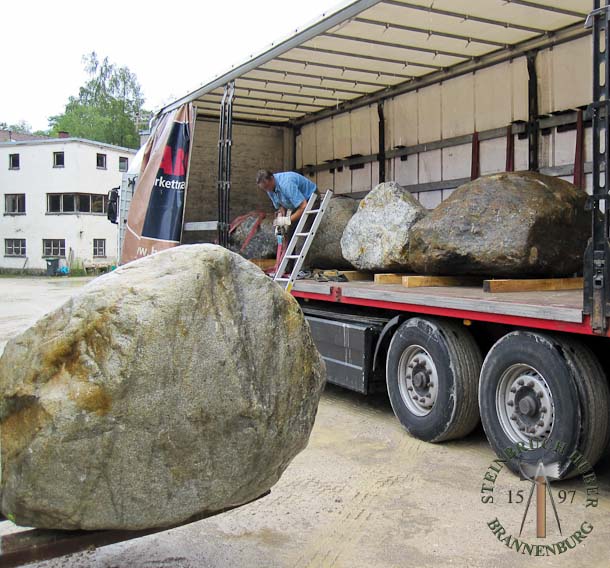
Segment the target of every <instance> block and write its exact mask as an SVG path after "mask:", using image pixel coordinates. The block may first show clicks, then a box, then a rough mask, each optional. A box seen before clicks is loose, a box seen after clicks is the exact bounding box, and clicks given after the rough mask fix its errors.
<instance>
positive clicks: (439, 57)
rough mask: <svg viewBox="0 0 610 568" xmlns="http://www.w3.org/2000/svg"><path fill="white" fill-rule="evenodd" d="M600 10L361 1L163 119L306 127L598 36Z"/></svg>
mask: <svg viewBox="0 0 610 568" xmlns="http://www.w3.org/2000/svg"><path fill="white" fill-rule="evenodd" d="M591 9H592V2H591V0H485V1H477V2H474V1H472V0H357V1H355V2H354V1H352V2H349V3H344V4H342V5H340V6H339V7H337V8H336V9H335V10H333V11H332V12H330V13H328V14H323V15H322V17H321V18H319V19H318V20H316V21H314V22H313V23H311V24H309V25H308V26H306V27H305V28H304V29H302V30H300V31H299V30H297V31H296V33H295V34H294V35H292V36H290V37H288V38H286V39H284V40H282V41H281V42H279V43H276V44H271V45H270V46H269V47H268V48H267V49H265V50H264V51H263V52H262V53H260V54H258V55H256V56H253V57H252V58H251V59H249V60H248V61H246V62H244V63H243V64H241V65H238V66H237V67H234V68H232V69H230V70H229V71H227V72H226V73H224V74H222V75H220V76H219V77H217V78H215V79H214V80H212V81H209V82H208V83H206V84H204V85H203V86H202V87H200V88H199V89H197V90H195V91H193V92H192V93H189V94H188V95H186V96H184V97H182V98H180V99H178V100H177V101H175V102H174V103H172V104H170V105H168V106H166V107H165V108H163V109H161V111H160V114H161V113H164V112H168V111H169V110H172V109H173V108H176V107H177V106H179V105H181V104H183V103H186V102H191V101H192V102H194V104H195V105H196V107H197V109H198V114H200V115H201V114H203V115H207V116H213V117H214V116H218V115H219V103H220V100H221V97H222V94H223V89H224V86H225V85H226V84H227V83H228V82H229V81H232V80H235V101H234V104H233V116H234V118H236V119H239V118H241V119H244V120H255V121H264V122H277V123H285V122H290V123H293V124H297V125H298V124H303V123H305V122H309V121H311V120H315V119H317V118H320V117H323V116H326V115H330V114H336V113H337V112H341V111H345V110H349V109H351V108H356V107H358V106H363V105H366V104H370V103H372V102H375V101H378V100H381V99H383V98H387V97H389V96H392V95H394V94H399V93H401V92H407V91H409V90H413V89H416V88H420V87H422V86H425V85H426V84H431V83H436V82H439V81H442V80H445V79H447V78H450V77H451V76H456V75H459V74H464V73H468V72H471V71H474V70H476V69H478V68H481V67H485V66H489V65H492V64H494V63H498V62H500V61H502V60H506V59H510V58H513V57H517V56H519V55H522V54H525V53H526V52H527V51H529V50H532V49H541V48H544V47H548V46H551V45H555V44H557V43H561V42H565V41H569V40H570V39H575V38H577V37H581V36H584V35H587V34H588V33H590V30H585V29H584V22H585V18H586V15H587V14H588V12H589V11H590V10H591Z"/></svg>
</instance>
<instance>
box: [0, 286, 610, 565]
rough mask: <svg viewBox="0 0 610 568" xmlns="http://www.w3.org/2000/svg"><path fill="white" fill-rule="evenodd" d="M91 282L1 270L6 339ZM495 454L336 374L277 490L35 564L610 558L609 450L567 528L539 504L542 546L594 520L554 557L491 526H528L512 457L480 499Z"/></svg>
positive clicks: (567, 485) (1, 527)
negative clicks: (591, 494) (516, 545)
mask: <svg viewBox="0 0 610 568" xmlns="http://www.w3.org/2000/svg"><path fill="white" fill-rule="evenodd" d="M86 281H87V279H63V280H59V279H22V278H20V279H17V278H10V279H9V278H2V279H0V342H3V341H4V342H5V341H6V339H7V338H8V337H10V336H11V335H13V334H15V333H17V332H18V331H19V330H21V329H23V328H24V327H25V326H27V325H28V324H29V323H31V322H32V321H33V320H35V319H36V318H37V317H40V315H42V314H43V313H45V312H46V311H48V310H49V309H51V308H53V307H54V306H56V305H58V304H59V303H61V302H62V301H64V300H65V299H66V298H67V297H69V295H70V294H71V293H72V292H73V291H74V290H75V288H77V287H78V286H80V285H82V284H83V283H84V282H86ZM2 345H3V343H2ZM0 348H1V347H0ZM494 458H495V456H494V454H493V453H492V452H491V450H490V449H489V447H488V444H487V442H486V440H485V437H484V435H483V432H482V430H480V429H478V430H476V431H475V432H474V433H473V434H471V435H470V436H468V437H467V438H466V439H465V440H461V441H458V442H450V443H445V444H441V445H432V444H427V443H424V442H420V441H418V440H415V439H413V438H411V437H410V436H409V435H408V434H407V433H406V432H405V431H404V430H403V429H402V428H401V427H400V425H399V424H398V422H397V421H396V419H395V418H394V416H393V414H392V411H391V408H390V406H389V403H388V401H387V398H386V397H385V396H383V395H380V396H375V397H363V396H360V395H357V394H355V393H350V392H348V391H345V390H342V389H339V388H335V387H332V386H328V387H327V389H326V392H325V394H324V396H323V398H322V401H321V404H320V409H319V413H318V418H317V420H316V425H315V428H314V431H313V434H312V438H311V441H310V444H309V446H308V448H307V449H306V450H305V451H304V452H302V453H301V454H300V455H299V456H298V457H297V458H296V459H295V460H294V462H293V463H292V464H291V466H290V467H289V468H288V470H287V471H286V473H285V474H284V476H283V477H282V479H281V480H280V481H279V483H278V484H277V485H276V486H275V487H274V488H273V489H272V491H271V494H270V495H268V496H267V497H265V498H263V499H261V500H260V501H257V502H255V503H252V504H250V505H246V506H244V507H241V508H239V509H236V510H234V511H231V512H229V513H225V514H223V515H219V516H216V517H212V518H210V519H207V520H204V521H200V522H197V523H193V524H190V525H186V526H183V527H180V528H178V529H173V530H170V531H164V532H160V533H157V534H154V535H151V536H148V537H144V538H140V539H135V540H131V541H126V542H123V543H120V544H116V545H111V546H107V547H104V548H100V549H97V550H95V551H90V552H86V553H81V554H76V555H73V556H70V557H66V558H62V559H58V560H55V561H48V562H43V563H39V564H36V566H39V567H41V568H42V567H45V568H50V567H58V566H62V567H69V568H74V567H90V566H91V567H100V568H101V567H104V568H110V567H123V566H129V567H134V568H135V567H159V566H163V567H165V566H167V567H223V568H224V567H295V568H297V567H298V568H300V567H312V568H313V567H331V566H332V567H367V566H375V567H377V566H379V567H403V566H417V567H422V568H423V567H428V566H469V567H486V568H487V567H488V566H496V567H499V568H509V567H510V568H515V567H520V566H531V565H533V564H536V565H539V566H545V567H546V566H574V565H583V566H600V567H602V566H603V567H607V566H608V565H609V563H610V560H609V558H610V540H609V538H608V536H609V532H610V529H609V527H610V498H609V495H610V460H608V458H606V459H604V460H603V461H602V463H600V464H598V466H597V467H596V473H597V478H598V481H599V484H600V499H599V504H598V507H596V508H593V507H591V508H585V507H584V501H585V491H584V489H583V485H582V482H581V481H580V480H573V481H569V482H561V483H557V484H554V485H553V492H554V495H555V500H556V502H557V507H558V511H559V517H560V520H561V523H562V529H563V536H560V535H559V533H558V530H557V527H556V524H555V522H554V518H553V516H552V512H551V509H550V505H549V506H548V515H547V519H548V520H547V525H548V534H549V537H548V538H547V539H546V540H538V539H536V537H535V532H534V526H535V525H534V520H535V513H534V509H533V507H532V508H531V510H530V514H529V515H528V517H527V521H526V523H525V527H524V530H523V537H522V538H523V540H524V541H526V542H528V543H531V544H534V545H535V544H551V543H553V542H557V541H561V540H562V539H563V538H565V537H567V536H569V535H570V534H572V533H573V532H574V531H575V530H576V529H578V528H579V527H580V526H581V524H582V522H583V521H585V520H586V521H587V522H589V523H591V525H593V527H594V529H593V531H592V532H591V533H590V534H589V535H588V536H587V538H586V539H585V540H584V541H583V542H582V543H581V544H579V545H577V546H576V548H575V549H574V550H569V549H568V550H567V551H566V552H565V553H564V554H559V555H558V556H553V557H547V558H531V557H530V556H529V555H527V554H520V553H518V552H516V551H514V550H509V549H508V548H507V547H506V546H505V545H503V544H502V543H500V542H499V541H498V540H497V538H496V537H495V536H494V535H493V534H492V532H491V530H490V528H489V527H488V525H487V523H489V522H491V521H493V520H494V519H496V518H498V519H499V520H500V521H501V523H502V525H503V526H504V527H505V528H506V531H507V533H511V534H513V535H514V536H517V535H518V533H519V526H520V524H521V518H522V516H523V512H524V510H525V501H526V500H527V494H528V493H529V487H530V484H529V483H528V482H526V481H520V480H519V479H518V478H517V477H515V476H514V475H512V474H510V473H509V472H507V471H505V470H502V471H501V472H500V473H499V474H498V476H497V479H496V481H495V489H494V493H493V495H494V503H493V504H483V503H482V502H481V495H482V493H481V488H482V483H483V476H484V475H485V473H486V471H488V468H489V467H490V465H492V460H493V459H494ZM492 473H493V472H492ZM486 484H487V485H490V484H489V482H486ZM519 491H522V493H521V497H519ZM571 491H574V492H575V493H574V497H573V499H574V500H573V502H572V493H570V492H571ZM523 496H525V499H523ZM562 498H564V499H563V502H562ZM519 499H522V500H521V501H520V500H519ZM510 501H512V503H510ZM534 501H535V500H534ZM14 530H15V527H14V526H12V525H11V524H10V523H8V522H5V523H1V524H0V534H1V533H7V532H11V531H14ZM534 550H535V549H534ZM542 551H543V552H544V549H542ZM547 552H548V551H547ZM1 564H2V563H1V561H0V565H1Z"/></svg>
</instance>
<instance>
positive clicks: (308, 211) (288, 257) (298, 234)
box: [273, 189, 333, 292]
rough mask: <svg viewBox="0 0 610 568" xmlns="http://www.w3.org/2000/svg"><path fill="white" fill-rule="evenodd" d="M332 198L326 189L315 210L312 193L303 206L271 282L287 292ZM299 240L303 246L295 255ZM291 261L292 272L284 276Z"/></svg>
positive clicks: (331, 193) (330, 192) (315, 196)
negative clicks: (310, 221)
mask: <svg viewBox="0 0 610 568" xmlns="http://www.w3.org/2000/svg"><path fill="white" fill-rule="evenodd" d="M332 196H333V192H332V191H331V190H330V189H328V190H326V193H325V194H324V197H323V198H322V202H321V203H320V206H319V207H318V208H317V209H313V206H314V203H315V202H316V199H317V198H318V194H317V193H312V194H311V197H310V198H309V201H308V202H307V205H306V206H305V210H304V211H303V215H301V218H300V219H299V222H298V223H297V227H296V229H295V231H294V234H293V235H292V238H291V239H290V243H289V244H288V247H287V248H286V253H285V254H284V257H283V258H282V260H281V262H280V265H279V267H278V269H277V272H276V273H275V276H274V278H273V280H274V281H275V282H277V283H278V284H280V285H281V286H284V289H285V290H286V291H287V292H290V290H292V286H293V285H294V283H295V281H296V279H297V276H298V274H299V272H300V271H301V267H302V266H303V262H305V257H306V256H307V252H308V251H309V247H310V246H311V243H312V242H313V239H314V237H315V236H316V231H317V230H318V227H319V226H320V223H321V222H322V218H323V217H324V213H325V212H326V208H327V207H328V203H329V202H330V198H331V197H332ZM311 215H313V216H314V218H313V223H312V224H311V227H310V228H309V230H307V231H305V230H304V229H305V223H307V221H308V220H309V217H310V216H311ZM300 239H305V241H304V242H303V246H302V247H301V250H300V252H298V253H295V249H296V247H297V244H298V243H299V240H300ZM291 261H293V262H294V264H293V266H292V270H291V272H290V276H284V274H285V273H286V269H287V267H288V263H289V262H291Z"/></svg>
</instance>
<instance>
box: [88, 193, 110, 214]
mask: <svg viewBox="0 0 610 568" xmlns="http://www.w3.org/2000/svg"><path fill="white" fill-rule="evenodd" d="M107 202H108V196H106V195H92V196H91V213H106V204H107Z"/></svg>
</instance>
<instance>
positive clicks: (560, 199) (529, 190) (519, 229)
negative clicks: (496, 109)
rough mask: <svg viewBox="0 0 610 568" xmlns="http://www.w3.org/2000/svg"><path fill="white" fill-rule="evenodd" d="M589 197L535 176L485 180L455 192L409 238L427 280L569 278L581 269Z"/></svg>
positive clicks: (413, 261) (512, 175) (519, 174)
mask: <svg viewBox="0 0 610 568" xmlns="http://www.w3.org/2000/svg"><path fill="white" fill-rule="evenodd" d="M586 199H587V194H586V193H585V191H583V190H580V189H578V188H577V187H576V186H574V185H572V184H571V183H569V182H567V181H564V180H562V179H559V178H556V177H550V176H545V175H542V174H539V173H535V172H512V173H500V174H494V175H490V176H485V177H481V178H479V179H477V180H475V181H472V182H469V183H466V184H464V185H462V186H461V187H459V188H458V189H456V190H455V191H454V192H453V193H452V194H451V195H450V196H449V197H448V198H447V199H446V200H445V201H443V202H442V203H440V204H439V205H438V206H437V207H436V209H434V211H432V213H430V215H428V216H427V217H425V218H424V219H422V220H421V221H419V222H418V223H417V224H416V225H415V226H414V227H413V229H412V231H411V242H410V248H409V260H410V263H411V266H412V267H413V269H414V270H415V271H417V272H420V273H422V274H445V275H451V274H473V275H483V276H505V277H511V276H516V277H525V276H549V277H550V276H567V275H571V274H573V273H575V272H577V271H580V270H581V269H582V262H583V255H584V251H585V247H586V244H587V239H588V237H589V235H590V226H591V216H590V213H588V212H587V211H585V202H586Z"/></svg>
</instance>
